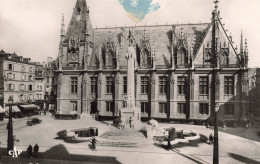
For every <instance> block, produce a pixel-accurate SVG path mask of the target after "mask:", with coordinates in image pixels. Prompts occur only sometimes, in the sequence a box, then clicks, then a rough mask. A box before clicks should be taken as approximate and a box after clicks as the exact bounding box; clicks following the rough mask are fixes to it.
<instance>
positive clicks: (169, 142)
mask: <svg viewBox="0 0 260 164" xmlns="http://www.w3.org/2000/svg"><path fill="white" fill-rule="evenodd" d="M170 149H171V138H170V135H169V136H168V150H170Z"/></svg>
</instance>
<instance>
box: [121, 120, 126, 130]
mask: <svg viewBox="0 0 260 164" xmlns="http://www.w3.org/2000/svg"><path fill="white" fill-rule="evenodd" d="M120 128H121V129H122V130H124V128H125V117H121V120H120Z"/></svg>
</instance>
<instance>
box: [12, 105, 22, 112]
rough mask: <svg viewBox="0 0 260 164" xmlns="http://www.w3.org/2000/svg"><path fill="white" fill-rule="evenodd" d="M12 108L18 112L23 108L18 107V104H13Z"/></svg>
mask: <svg viewBox="0 0 260 164" xmlns="http://www.w3.org/2000/svg"><path fill="white" fill-rule="evenodd" d="M12 110H13V112H16V113H18V112H21V110H20V109H19V108H18V106H17V105H15V106H12Z"/></svg>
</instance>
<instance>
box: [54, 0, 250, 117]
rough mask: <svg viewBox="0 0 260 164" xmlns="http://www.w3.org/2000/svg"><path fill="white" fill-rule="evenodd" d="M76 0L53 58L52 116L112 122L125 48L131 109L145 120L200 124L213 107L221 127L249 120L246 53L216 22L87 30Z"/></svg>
mask: <svg viewBox="0 0 260 164" xmlns="http://www.w3.org/2000/svg"><path fill="white" fill-rule="evenodd" d="M89 12H90V11H89V8H88V7H87V4H86V2H85V0H77V2H76V5H75V8H74V11H73V14H72V17H71V20H70V23H69V26H68V28H67V31H66V32H65V28H64V18H62V26H61V35H60V36H61V38H60V47H59V55H58V68H57V70H56V71H55V73H56V74H57V111H58V112H59V113H65V114H68V113H74V112H76V113H77V114H78V115H81V114H83V113H90V114H91V113H96V112H98V113H99V115H101V116H118V115H119V109H121V108H123V107H124V106H125V103H126V100H125V96H126V93H127V78H128V77H127V74H126V72H127V60H126V58H125V54H127V53H128V52H127V49H128V47H129V46H132V47H134V48H135V51H136V58H135V68H136V69H135V85H134V86H132V87H135V103H136V106H138V107H140V108H141V112H142V113H141V115H142V117H143V118H160V119H168V120H174V119H184V120H193V119H194V120H206V119H208V118H209V117H210V116H211V115H212V111H214V110H215V106H216V104H218V105H219V109H218V115H219V117H221V118H222V119H225V120H240V119H243V118H246V117H247V115H248V107H249V104H248V91H249V88H248V87H249V84H248V49H247V42H246V40H244V38H243V34H241V43H240V49H239V50H238V49H237V48H236V47H235V46H234V44H233V41H232V37H231V36H228V35H227V33H226V30H225V29H224V27H223V24H222V22H221V20H220V18H219V14H220V13H219V11H218V6H216V8H215V10H214V11H213V12H212V22H210V23H200V24H176V25H161V26H160V25H156V26H132V27H113V28H98V29H93V28H92V25H91V21H90V17H89Z"/></svg>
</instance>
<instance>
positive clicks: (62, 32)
mask: <svg viewBox="0 0 260 164" xmlns="http://www.w3.org/2000/svg"><path fill="white" fill-rule="evenodd" d="M60 35H61V36H64V35H65V24H64V14H62V18H61V30H60Z"/></svg>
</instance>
